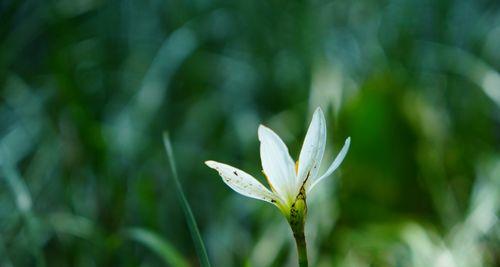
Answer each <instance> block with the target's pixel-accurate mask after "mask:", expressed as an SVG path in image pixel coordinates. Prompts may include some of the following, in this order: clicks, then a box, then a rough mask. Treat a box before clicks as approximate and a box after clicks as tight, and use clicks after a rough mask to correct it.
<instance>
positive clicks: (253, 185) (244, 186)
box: [205, 160, 276, 204]
mask: <svg viewBox="0 0 500 267" xmlns="http://www.w3.org/2000/svg"><path fill="white" fill-rule="evenodd" d="M205 164H206V165H207V166H208V167H210V168H212V169H215V170H217V171H218V172H219V175H220V176H221V177H222V180H223V181H224V182H225V183H226V184H227V185H228V186H229V187H231V188H232V189H233V190H234V191H236V192H238V193H240V194H242V195H244V196H247V197H251V198H255V199H260V200H264V201H267V202H269V203H273V204H276V197H275V195H274V194H273V192H271V191H269V189H267V188H266V187H265V186H263V185H262V184H261V183H260V182H259V181H257V179H255V178H254V177H253V176H251V175H250V174H248V173H246V172H244V171H242V170H240V169H237V168H234V167H232V166H229V165H227V164H224V163H219V162H216V161H212V160H209V161H206V162H205Z"/></svg>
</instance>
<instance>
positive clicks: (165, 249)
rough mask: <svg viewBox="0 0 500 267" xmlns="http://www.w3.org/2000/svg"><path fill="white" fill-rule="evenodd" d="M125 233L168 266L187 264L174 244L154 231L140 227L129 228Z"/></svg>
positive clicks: (186, 265) (184, 266) (178, 266)
mask: <svg viewBox="0 0 500 267" xmlns="http://www.w3.org/2000/svg"><path fill="white" fill-rule="evenodd" d="M125 235H126V236H127V237H129V238H130V239H132V240H135V241H136V242H138V243H141V244H143V245H144V246H146V247H148V248H149V249H151V250H152V251H154V252H155V253H156V254H158V256H160V257H161V258H162V259H163V261H164V262H165V263H166V264H167V265H169V266H176V267H188V266H189V264H188V262H187V261H186V260H185V259H184V257H183V256H182V255H181V254H180V253H179V252H178V251H177V249H175V247H174V246H172V245H171V244H170V243H169V242H167V241H166V240H164V239H163V238H161V237H160V236H159V235H158V234H156V233H154V232H151V231H148V230H146V229H142V228H131V229H129V230H127V231H126V232H125Z"/></svg>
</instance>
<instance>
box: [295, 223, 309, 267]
mask: <svg viewBox="0 0 500 267" xmlns="http://www.w3.org/2000/svg"><path fill="white" fill-rule="evenodd" d="M293 237H294V238H295V244H297V253H298V255H299V267H307V266H308V262H307V245H306V236H305V235H304V229H302V231H299V232H298V233H297V232H294V233H293Z"/></svg>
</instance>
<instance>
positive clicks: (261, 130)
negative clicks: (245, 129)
mask: <svg viewBox="0 0 500 267" xmlns="http://www.w3.org/2000/svg"><path fill="white" fill-rule="evenodd" d="M270 131H271V129H269V128H268V127H267V126H265V125H263V124H261V125H259V130H258V131H257V134H258V136H259V140H260V141H262V139H263V136H264V135H265V134H266V133H269V132H270Z"/></svg>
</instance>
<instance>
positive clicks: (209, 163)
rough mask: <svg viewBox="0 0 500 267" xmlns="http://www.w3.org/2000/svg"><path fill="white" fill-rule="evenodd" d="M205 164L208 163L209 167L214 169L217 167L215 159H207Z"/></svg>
mask: <svg viewBox="0 0 500 267" xmlns="http://www.w3.org/2000/svg"><path fill="white" fill-rule="evenodd" d="M205 164H206V165H207V166H208V167H210V168H212V169H213V168H215V164H216V162H215V161H213V160H207V161H205Z"/></svg>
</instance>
